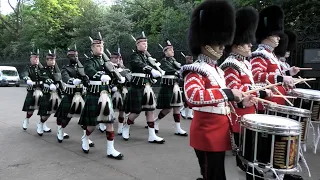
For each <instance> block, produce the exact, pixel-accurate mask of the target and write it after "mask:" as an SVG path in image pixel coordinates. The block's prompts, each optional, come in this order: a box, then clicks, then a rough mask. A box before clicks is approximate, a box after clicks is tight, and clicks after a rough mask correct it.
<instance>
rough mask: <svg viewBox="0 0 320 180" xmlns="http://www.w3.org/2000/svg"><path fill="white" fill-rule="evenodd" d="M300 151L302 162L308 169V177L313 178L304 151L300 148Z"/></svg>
mask: <svg viewBox="0 0 320 180" xmlns="http://www.w3.org/2000/svg"><path fill="white" fill-rule="evenodd" d="M299 151H300V152H299V155H300V157H301V160H302V162H303V164H304V166H305V167H306V168H307V171H308V175H309V177H311V173H310V169H309V166H308V164H307V161H306V159H305V158H304V155H303V151H302V149H301V148H300V150H299Z"/></svg>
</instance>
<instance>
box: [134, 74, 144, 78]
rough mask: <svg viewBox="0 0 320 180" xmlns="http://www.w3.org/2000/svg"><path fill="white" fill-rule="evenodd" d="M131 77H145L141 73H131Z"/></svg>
mask: <svg viewBox="0 0 320 180" xmlns="http://www.w3.org/2000/svg"><path fill="white" fill-rule="evenodd" d="M131 76H136V77H142V78H145V77H146V76H147V75H146V74H143V73H131Z"/></svg>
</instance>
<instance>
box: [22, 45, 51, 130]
mask: <svg viewBox="0 0 320 180" xmlns="http://www.w3.org/2000/svg"><path fill="white" fill-rule="evenodd" d="M30 64H31V65H30V66H28V68H27V70H26V71H25V74H24V75H23V80H25V81H26V84H27V96H26V98H25V101H24V104H23V108H22V111H24V112H26V118H25V119H24V120H23V124H22V128H23V130H27V128H28V124H29V119H30V117H31V116H32V115H33V113H34V110H37V109H39V102H40V101H39V99H40V97H41V96H42V95H43V93H42V88H43V81H42V76H41V73H40V69H42V68H43V66H42V64H41V63H40V62H39V49H37V51H36V52H31V54H30ZM43 130H44V132H51V129H50V128H48V127H47V125H46V123H43Z"/></svg>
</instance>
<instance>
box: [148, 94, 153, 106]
mask: <svg viewBox="0 0 320 180" xmlns="http://www.w3.org/2000/svg"><path fill="white" fill-rule="evenodd" d="M153 103H154V102H153V94H152V93H150V99H149V105H150V106H152V105H153Z"/></svg>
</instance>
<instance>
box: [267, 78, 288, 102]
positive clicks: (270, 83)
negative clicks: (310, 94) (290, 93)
mask: <svg viewBox="0 0 320 180" xmlns="http://www.w3.org/2000/svg"><path fill="white" fill-rule="evenodd" d="M266 82H267V83H268V84H271V83H270V82H269V81H268V80H266ZM274 90H275V91H276V92H277V93H278V94H279V95H280V96H281V98H283V99H284V100H286V101H287V103H288V104H290V106H293V104H292V103H291V102H290V101H289V100H288V99H287V98H286V97H284V96H283V94H282V93H281V92H280V91H279V90H278V89H277V88H274Z"/></svg>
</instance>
